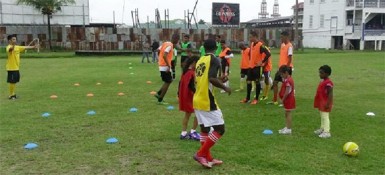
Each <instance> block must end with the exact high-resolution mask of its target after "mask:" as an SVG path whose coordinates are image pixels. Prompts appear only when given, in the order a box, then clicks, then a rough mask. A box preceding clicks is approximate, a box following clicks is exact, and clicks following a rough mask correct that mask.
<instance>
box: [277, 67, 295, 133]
mask: <svg viewBox="0 0 385 175" xmlns="http://www.w3.org/2000/svg"><path fill="white" fill-rule="evenodd" d="M279 72H280V73H281V76H282V79H283V82H282V86H281V90H280V91H279V97H280V98H281V99H282V103H283V107H284V108H285V118H286V127H284V128H283V129H280V130H279V133H280V134H291V111H292V110H294V109H295V97H294V81H293V78H291V68H290V67H289V66H287V65H283V66H281V67H280V68H279Z"/></svg>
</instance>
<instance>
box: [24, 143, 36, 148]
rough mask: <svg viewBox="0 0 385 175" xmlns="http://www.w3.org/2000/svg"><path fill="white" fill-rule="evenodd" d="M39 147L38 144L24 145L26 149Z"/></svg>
mask: <svg viewBox="0 0 385 175" xmlns="http://www.w3.org/2000/svg"><path fill="white" fill-rule="evenodd" d="M37 147H38V145H37V144H36V143H27V144H25V145H24V148H25V149H35V148H37Z"/></svg>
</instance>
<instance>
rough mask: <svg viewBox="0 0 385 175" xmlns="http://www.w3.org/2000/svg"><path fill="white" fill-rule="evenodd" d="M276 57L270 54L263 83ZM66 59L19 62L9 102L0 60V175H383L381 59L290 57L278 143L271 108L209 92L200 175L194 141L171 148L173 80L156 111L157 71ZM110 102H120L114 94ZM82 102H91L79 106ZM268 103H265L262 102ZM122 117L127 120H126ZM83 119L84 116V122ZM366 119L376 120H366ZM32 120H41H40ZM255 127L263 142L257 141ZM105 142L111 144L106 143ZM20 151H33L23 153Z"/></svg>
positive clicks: (384, 59)
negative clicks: (318, 105)
mask: <svg viewBox="0 0 385 175" xmlns="http://www.w3.org/2000/svg"><path fill="white" fill-rule="evenodd" d="M277 52H278V51H277V50H274V51H273V59H274V60H273V68H274V70H273V74H274V73H275V71H276V67H277V65H276V64H277V62H278V57H279V56H278V53H277ZM71 55H72V54H68V53H64V54H63V53H59V54H58V53H53V55H52V54H50V53H40V54H34V53H27V54H23V55H22V57H21V68H20V72H21V77H22V78H21V82H20V83H19V84H17V88H16V93H17V95H18V96H19V99H17V100H8V99H7V97H8V84H6V71H5V62H6V59H5V56H2V59H0V65H2V66H3V67H2V73H1V74H0V77H1V78H0V80H1V83H0V174H384V173H385V164H384V161H385V149H384V144H385V141H384V138H385V129H384V128H385V127H384V126H385V105H384V102H385V74H384V73H385V53H384V52H328V51H322V50H305V52H302V53H297V54H295V56H294V65H295V71H294V73H293V79H294V82H295V89H296V91H295V92H296V101H297V109H296V110H295V111H294V112H293V134H292V135H289V136H283V135H279V134H277V133H278V132H277V130H278V129H281V128H282V127H283V126H284V111H283V109H282V108H280V107H277V106H273V105H266V104H265V102H260V103H259V104H258V105H256V106H251V105H248V104H240V103H239V101H240V100H241V99H242V98H244V96H245V92H233V94H232V95H231V96H228V95H226V94H219V93H217V94H216V97H217V101H218V103H219V105H220V107H221V109H222V112H223V114H224V118H225V122H226V133H225V135H224V136H223V137H222V139H221V140H220V141H219V142H218V143H217V144H216V145H215V146H214V147H213V149H212V154H213V155H214V157H216V158H218V159H221V160H223V161H224V164H223V165H221V166H217V167H213V168H212V169H210V170H208V169H205V168H203V167H202V166H200V165H199V164H198V163H197V162H195V161H194V160H193V159H192V156H193V154H194V153H195V152H196V150H197V149H198V148H199V146H200V144H199V142H197V141H192V140H180V139H179V134H180V131H181V121H182V117H183V115H184V114H183V113H182V112H179V111H178V103H177V99H176V92H177V85H178V81H175V82H173V83H172V85H171V86H170V89H169V92H168V93H167V95H166V98H165V100H166V101H167V102H169V103H170V105H173V106H174V107H175V110H167V106H161V105H157V104H156V99H155V98H154V97H153V96H152V95H150V92H151V91H157V90H158V89H159V87H160V86H161V84H162V82H161V79H160V76H159V72H158V67H157V64H148V63H143V64H142V63H141V62H140V61H141V57H140V56H119V57H118V56H114V57H76V56H71ZM239 59H240V55H236V58H235V59H234V60H233V61H232V67H231V78H230V85H231V87H232V88H233V90H235V89H238V87H239V68H238V67H239ZM178 61H179V60H178ZM324 64H328V65H330V66H331V67H332V75H331V79H332V80H333V82H334V108H333V111H332V112H331V114H330V121H331V133H332V137H331V138H329V139H320V138H318V137H317V136H315V135H314V134H313V130H315V129H316V128H318V127H319V125H320V117H319V113H318V111H317V110H315V109H313V99H314V95H315V91H316V88H317V86H318V83H319V81H320V79H319V76H318V68H319V67H320V66H321V65H324ZM177 71H178V72H177V75H178V76H177V77H178V78H177V80H178V79H179V76H180V69H177ZM119 81H122V82H123V84H118V82H119ZM147 81H151V82H152V83H151V84H148V83H147ZM75 83H79V85H80V86H74V84H75ZM97 83H100V85H97ZM120 92H122V93H124V96H118V93H120ZM89 93H92V94H94V96H93V97H87V94H89ZM51 95H57V97H58V98H56V99H51V98H50V96H51ZM269 96H270V97H269V100H271V98H272V92H270V93H269ZM130 108H137V109H138V111H137V112H135V113H132V112H129V109H130ZM91 110H93V111H95V115H87V112H89V111H91ZM367 112H374V113H375V114H376V115H375V116H374V117H368V116H366V113H367ZM43 113H50V114H51V115H50V116H49V117H42V114H43ZM191 122H192V120H190V126H191ZM264 129H271V130H273V131H274V134H273V135H263V134H262V131H263V130H264ZM110 137H115V138H117V139H118V140H119V142H118V143H116V144H107V143H106V139H107V138H110ZM348 141H353V142H356V143H357V144H358V145H359V146H360V153H359V155H358V156H357V157H348V156H345V155H343V153H342V146H343V145H344V143H345V142H348ZM29 142H33V143H36V144H38V146H39V147H37V148H35V149H33V150H26V149H24V145H25V144H26V143H29Z"/></svg>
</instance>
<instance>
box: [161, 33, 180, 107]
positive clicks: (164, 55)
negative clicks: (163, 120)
mask: <svg viewBox="0 0 385 175" xmlns="http://www.w3.org/2000/svg"><path fill="white" fill-rule="evenodd" d="M178 40H179V38H178V36H176V35H174V36H172V39H171V42H164V43H163V44H162V45H161V46H160V49H159V62H158V64H159V71H160V77H161V78H162V81H163V82H164V83H163V85H162V87H161V88H160V89H159V91H158V92H157V93H156V94H155V97H156V98H157V99H158V104H160V105H167V104H168V103H166V102H164V101H163V98H164V96H165V95H166V93H167V91H168V87H169V86H170V84H171V83H172V75H171V61H172V59H173V55H174V45H176V44H178Z"/></svg>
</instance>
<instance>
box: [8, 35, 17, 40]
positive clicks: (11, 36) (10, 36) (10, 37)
mask: <svg viewBox="0 0 385 175" xmlns="http://www.w3.org/2000/svg"><path fill="white" fill-rule="evenodd" d="M13 37H16V35H15V34H12V35H8V37H7V39H8V41H9V40H11V39H12V38H13Z"/></svg>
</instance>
